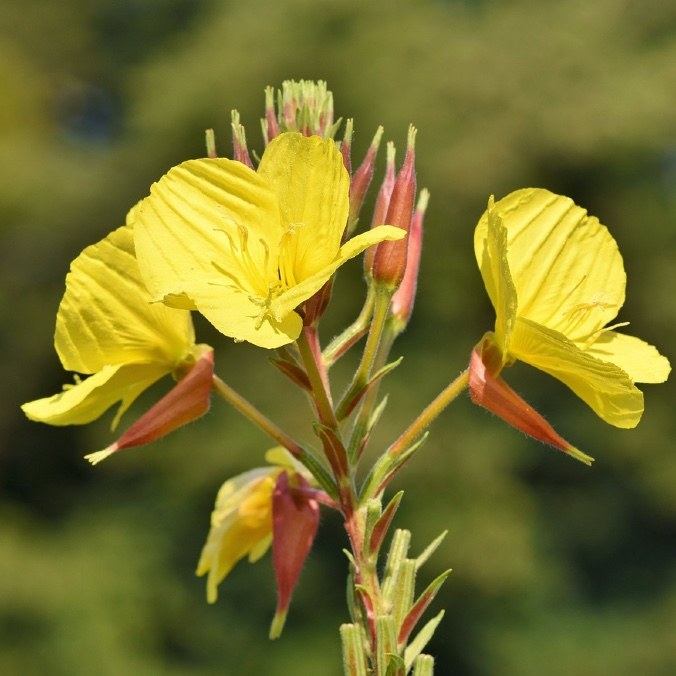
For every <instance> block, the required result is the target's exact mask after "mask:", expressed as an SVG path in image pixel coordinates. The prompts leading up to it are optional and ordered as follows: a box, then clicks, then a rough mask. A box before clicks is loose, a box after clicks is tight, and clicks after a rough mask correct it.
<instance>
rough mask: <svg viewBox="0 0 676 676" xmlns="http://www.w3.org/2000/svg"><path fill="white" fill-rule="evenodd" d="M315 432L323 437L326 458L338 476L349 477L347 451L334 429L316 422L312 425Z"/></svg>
mask: <svg viewBox="0 0 676 676" xmlns="http://www.w3.org/2000/svg"><path fill="white" fill-rule="evenodd" d="M312 427H313V429H314V431H315V434H316V435H317V436H318V437H319V438H320V439H321V442H322V446H323V447H324V453H325V455H326V459H327V460H328V461H329V465H331V469H332V470H333V473H334V474H335V476H336V477H347V476H349V473H350V467H349V463H348V459H347V451H346V450H345V446H344V445H343V442H342V441H341V440H340V439H339V438H338V435H337V434H336V432H335V431H334V430H332V429H331V428H330V427H327V426H326V425H322V424H321V423H318V422H315V423H314V424H313V425H312Z"/></svg>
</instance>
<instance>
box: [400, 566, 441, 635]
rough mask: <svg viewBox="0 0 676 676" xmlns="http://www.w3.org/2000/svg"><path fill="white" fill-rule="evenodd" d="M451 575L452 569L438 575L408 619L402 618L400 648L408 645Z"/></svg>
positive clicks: (414, 604)
mask: <svg viewBox="0 0 676 676" xmlns="http://www.w3.org/2000/svg"><path fill="white" fill-rule="evenodd" d="M414 565H415V561H414ZM450 574H451V569H450V568H449V569H448V570H446V571H444V572H443V573H441V575H438V576H437V577H436V578H434V580H432V582H430V583H429V584H428V585H427V588H426V589H425V591H423V593H422V594H420V596H419V597H418V599H417V601H416V602H415V603H413V605H412V606H411V607H410V610H409V611H408V613H407V614H406V617H404V618H402V622H401V624H399V625H398V627H399V635H398V636H397V643H398V644H399V645H400V646H402V647H403V646H405V645H406V643H407V642H408V637H409V636H410V635H411V632H412V631H413V629H414V628H415V625H416V624H418V620H420V618H421V617H422V614H423V613H424V612H425V611H426V610H427V608H428V606H429V605H430V603H432V601H433V600H434V597H435V596H436V595H437V592H438V591H439V589H440V588H441V585H442V584H443V583H444V582H445V581H446V578H447V577H448V576H449V575H450Z"/></svg>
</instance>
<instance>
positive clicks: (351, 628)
mask: <svg viewBox="0 0 676 676" xmlns="http://www.w3.org/2000/svg"><path fill="white" fill-rule="evenodd" d="M340 640H341V644H342V646H343V673H345V674H346V676H368V673H369V671H368V664H367V662H366V654H365V651H364V640H363V637H362V633H361V629H360V628H359V626H358V625H356V624H342V625H341V626H340Z"/></svg>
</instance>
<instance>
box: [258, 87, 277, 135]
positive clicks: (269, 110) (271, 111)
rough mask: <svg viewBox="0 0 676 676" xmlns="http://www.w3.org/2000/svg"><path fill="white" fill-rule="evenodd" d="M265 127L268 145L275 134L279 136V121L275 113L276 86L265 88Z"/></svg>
mask: <svg viewBox="0 0 676 676" xmlns="http://www.w3.org/2000/svg"><path fill="white" fill-rule="evenodd" d="M261 126H262V127H263V140H264V141H265V145H268V143H270V141H272V139H273V138H275V136H279V131H280V130H279V123H278V122H277V115H276V113H275V89H274V87H266V88H265V117H264V118H263V119H262V120H261Z"/></svg>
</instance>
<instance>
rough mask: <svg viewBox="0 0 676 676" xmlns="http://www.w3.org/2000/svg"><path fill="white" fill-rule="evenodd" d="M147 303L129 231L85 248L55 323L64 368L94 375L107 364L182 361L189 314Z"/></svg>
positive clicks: (189, 340)
mask: <svg viewBox="0 0 676 676" xmlns="http://www.w3.org/2000/svg"><path fill="white" fill-rule="evenodd" d="M150 301H151V296H150V294H149V293H148V291H147V290H146V288H145V286H144V285H143V282H142V281H141V276H140V272H139V268H138V264H137V262H136V258H135V257H134V242H133V235H132V230H131V228H129V227H126V226H125V227H122V228H118V229H117V230H115V231H114V232H112V233H111V234H110V235H108V237H106V238H105V239H103V240H102V241H100V242H98V243H97V244H94V245H92V246H89V247H87V248H86V249H85V250H84V251H83V252H82V253H81V254H80V255H79V256H78V257H77V258H76V259H75V261H73V263H72V265H71V270H70V273H69V274H68V275H67V277H66V292H65V294H64V296H63V299H62V301H61V304H60V306H59V310H58V313H57V318H56V332H55V336H54V343H55V346H56V351H57V353H58V355H59V357H60V359H61V362H62V364H63V366H64V368H65V369H67V370H69V371H76V372H78V373H94V372H96V371H99V370H100V369H101V368H103V367H104V366H105V365H110V364H122V363H126V362H150V361H155V362H158V363H169V364H174V363H176V362H177V361H180V360H181V359H182V358H183V357H184V356H185V354H186V353H187V352H188V351H189V350H190V349H191V347H192V345H193V344H194V341H195V335H194V331H193V325H192V320H191V318H190V314H189V313H188V312H182V311H177V310H171V309H169V308H166V307H163V306H162V305H159V304H152V303H151V302H150Z"/></svg>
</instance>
